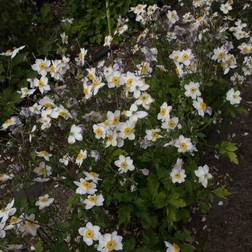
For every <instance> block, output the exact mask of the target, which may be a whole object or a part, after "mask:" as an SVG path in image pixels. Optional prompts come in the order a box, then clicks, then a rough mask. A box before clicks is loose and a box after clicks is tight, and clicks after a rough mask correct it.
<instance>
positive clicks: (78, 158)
mask: <svg viewBox="0 0 252 252" xmlns="http://www.w3.org/2000/svg"><path fill="white" fill-rule="evenodd" d="M82 159H83V154H82V153H79V154H78V155H77V157H76V160H77V161H81V160H82Z"/></svg>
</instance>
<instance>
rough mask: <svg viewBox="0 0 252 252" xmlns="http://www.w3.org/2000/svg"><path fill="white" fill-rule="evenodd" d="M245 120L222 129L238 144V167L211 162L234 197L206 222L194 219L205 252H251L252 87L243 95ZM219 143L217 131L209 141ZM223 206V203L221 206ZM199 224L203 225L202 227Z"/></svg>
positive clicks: (217, 206)
mask: <svg viewBox="0 0 252 252" xmlns="http://www.w3.org/2000/svg"><path fill="white" fill-rule="evenodd" d="M243 98H244V105H245V106H246V108H247V110H248V114H247V115H246V116H244V115H243V116H241V117H237V118H235V119H234V120H232V121H228V122H224V123H223V125H222V130H221V131H222V133H221V134H222V136H221V138H222V139H223V138H224V139H229V140H230V141H232V142H234V143H237V144H239V152H238V156H239V161H240V164H239V165H232V164H231V163H230V162H229V161H228V160H226V159H225V158H220V159H215V158H213V156H214V153H212V160H211V159H210V160H209V162H210V163H209V165H213V166H214V169H216V171H217V173H218V176H219V177H220V179H221V180H223V179H224V180H226V182H228V183H229V185H228V190H229V191H230V192H231V193H232V195H231V196H230V197H229V198H228V199H227V200H224V201H223V205H221V204H219V203H220V201H217V202H215V203H214V205H213V207H212V209H211V210H210V212H209V214H208V215H207V216H206V220H204V219H203V220H202V216H197V217H196V218H197V220H196V218H195V220H194V219H193V221H192V226H193V225H194V226H193V228H195V229H196V230H197V231H196V234H195V237H197V239H198V243H199V246H200V249H199V251H202V252H237V251H241V252H252V128H251V127H252V87H251V86H250V87H248V88H247V90H246V92H245V95H244V97H243ZM219 139H220V136H218V133H217V131H216V132H214V133H213V134H212V136H211V137H210V142H211V143H216V142H218V140H219ZM221 203H222V202H221ZM199 222H200V224H199Z"/></svg>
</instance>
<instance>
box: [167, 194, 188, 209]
mask: <svg viewBox="0 0 252 252" xmlns="http://www.w3.org/2000/svg"><path fill="white" fill-rule="evenodd" d="M168 202H169V204H170V205H172V206H174V207H176V208H181V207H185V206H186V202H185V201H184V200H183V199H181V198H179V195H178V194H177V193H172V194H171V196H170V197H169V199H168Z"/></svg>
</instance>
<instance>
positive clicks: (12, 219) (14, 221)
mask: <svg viewBox="0 0 252 252" xmlns="http://www.w3.org/2000/svg"><path fill="white" fill-rule="evenodd" d="M17 220H18V218H17V217H16V216H12V217H11V218H10V224H11V225H14V224H16V223H17Z"/></svg>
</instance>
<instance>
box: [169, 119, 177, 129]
mask: <svg viewBox="0 0 252 252" xmlns="http://www.w3.org/2000/svg"><path fill="white" fill-rule="evenodd" d="M175 126H176V123H175V122H174V121H173V120H170V121H169V122H168V127H169V128H174V127H175Z"/></svg>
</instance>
